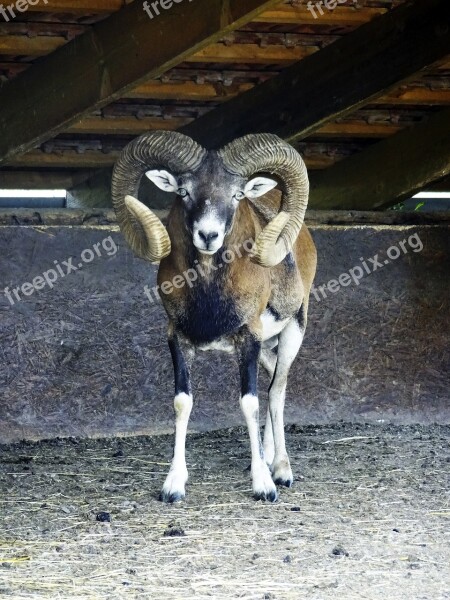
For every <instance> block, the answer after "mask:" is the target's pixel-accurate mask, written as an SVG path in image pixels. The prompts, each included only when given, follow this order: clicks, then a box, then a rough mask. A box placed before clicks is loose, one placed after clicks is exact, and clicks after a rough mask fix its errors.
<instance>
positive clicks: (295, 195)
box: [219, 133, 309, 267]
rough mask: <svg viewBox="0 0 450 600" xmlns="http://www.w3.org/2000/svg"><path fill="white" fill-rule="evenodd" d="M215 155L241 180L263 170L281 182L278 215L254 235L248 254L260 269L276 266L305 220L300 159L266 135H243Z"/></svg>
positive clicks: (305, 179)
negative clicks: (254, 238)
mask: <svg viewBox="0 0 450 600" xmlns="http://www.w3.org/2000/svg"><path fill="white" fill-rule="evenodd" d="M219 154H220V156H221V158H222V160H223V162H224V164H225V166H226V168H227V169H228V170H230V171H232V172H233V173H236V174H239V175H241V176H242V177H251V176H252V175H254V174H255V173H257V172H264V171H265V172H267V173H272V174H274V175H277V176H278V177H279V178H280V179H281V180H282V182H283V187H284V189H283V197H282V200H281V209H280V213H279V214H278V215H277V217H275V219H272V221H271V222H270V223H269V224H268V225H267V226H266V227H265V228H264V229H263V230H262V231H261V233H260V234H259V235H258V237H257V239H256V242H255V245H254V248H253V251H252V252H253V256H252V260H253V261H254V262H256V263H258V264H260V265H262V266H263V267H273V266H275V265H277V264H279V263H280V262H281V261H282V260H283V259H284V258H285V256H286V255H287V254H288V253H289V252H290V251H291V249H292V247H293V245H294V243H295V240H296V239H297V236H298V234H299V233H300V229H301V228H302V225H303V221H304V218H305V212H306V206H307V204H308V194H309V180H308V173H307V171H306V166H305V163H304V162H303V159H302V157H301V156H300V154H299V153H298V152H297V151H296V150H294V148H293V147H292V146H290V145H289V144H287V143H286V142H284V141H283V140H282V139H281V138H279V137H278V136H276V135H273V134H269V133H261V134H251V135H246V136H244V137H242V138H239V139H237V140H235V141H234V142H231V143H230V144H228V145H227V146H225V147H224V148H222V150H220V152H219Z"/></svg>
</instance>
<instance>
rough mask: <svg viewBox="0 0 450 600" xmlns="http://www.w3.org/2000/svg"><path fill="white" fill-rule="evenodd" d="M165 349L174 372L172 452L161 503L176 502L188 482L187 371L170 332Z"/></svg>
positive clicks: (189, 393) (189, 407) (189, 406)
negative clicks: (173, 444)
mask: <svg viewBox="0 0 450 600" xmlns="http://www.w3.org/2000/svg"><path fill="white" fill-rule="evenodd" d="M169 348H170V353H171V355H172V361H173V368H174V373H175V399H174V408H175V449H174V452H173V459H172V464H171V467H170V471H169V473H168V475H167V477H166V481H165V482H164V486H163V489H162V491H161V494H160V497H159V499H160V500H162V501H163V502H177V501H179V500H182V499H183V498H184V496H185V484H186V481H187V479H188V471H187V467H186V455H185V446H186V433H187V426H188V421H189V416H190V414H191V410H192V391H191V384H190V380H189V368H188V365H187V363H186V358H185V354H184V352H183V349H182V346H181V344H180V340H179V338H178V336H177V335H176V333H172V332H171V331H170V330H169Z"/></svg>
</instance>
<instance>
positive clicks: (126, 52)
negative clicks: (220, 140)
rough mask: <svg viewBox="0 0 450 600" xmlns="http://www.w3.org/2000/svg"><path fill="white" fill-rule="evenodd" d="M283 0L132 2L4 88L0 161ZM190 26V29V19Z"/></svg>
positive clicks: (0, 99) (0, 105) (0, 108)
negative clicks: (162, 6)
mask: <svg viewBox="0 0 450 600" xmlns="http://www.w3.org/2000/svg"><path fill="white" fill-rule="evenodd" d="M278 2H279V0H196V1H195V2H182V3H179V4H174V5H173V6H172V7H171V8H170V9H169V10H166V11H164V12H162V13H161V14H160V15H159V16H158V17H157V18H153V19H150V18H149V16H148V15H147V14H146V12H145V11H144V10H143V7H142V4H141V3H140V2H133V3H131V4H128V5H127V6H125V7H124V8H123V9H122V10H120V11H118V12H116V13H114V14H113V15H111V16H110V17H108V18H107V19H104V20H103V21H100V22H98V23H96V24H95V25H93V26H92V27H91V28H90V29H89V30H88V31H86V33H83V34H82V35H79V36H78V37H77V38H75V39H74V40H72V41H71V42H69V43H67V44H65V45H64V46H62V47H61V48H59V49H58V50H56V51H55V52H52V53H51V54H49V55H48V56H46V57H45V58H42V59H41V60H40V61H37V62H36V63H35V64H34V65H33V66H32V67H31V68H30V69H28V70H26V71H25V72H24V73H21V74H20V75H18V76H17V77H16V78H15V79H13V80H11V81H9V82H8V83H7V84H5V85H2V86H1V87H0V131H1V132H2V135H1V137H0V164H5V163H7V162H9V161H11V160H12V159H13V158H14V157H15V156H16V155H18V154H21V153H24V152H26V151H28V150H30V149H32V148H33V147H36V146H38V145H39V144H41V143H42V142H44V141H46V140H48V139H50V138H53V137H55V135H57V134H58V133H60V132H61V131H64V130H65V129H68V128H69V127H70V126H71V125H73V124H74V123H76V122H77V121H79V120H80V119H81V118H83V117H84V116H87V115H88V114H89V113H91V112H93V111H94V110H96V109H100V108H102V107H103V106H105V105H107V104H110V103H111V102H113V101H115V100H118V99H119V98H121V97H122V96H123V95H124V94H126V93H127V92H128V91H129V90H131V89H132V88H134V87H136V86H138V85H139V84H141V83H143V82H144V81H147V80H149V79H154V78H157V77H159V76H160V75H162V74H163V73H165V72H166V71H168V70H169V69H171V68H173V67H175V66H176V65H178V64H180V63H181V62H184V61H186V60H187V59H188V58H189V57H190V56H192V55H193V54H195V53H197V52H200V51H201V50H203V49H204V48H206V47H207V46H210V45H211V44H215V43H217V42H218V41H219V40H220V39H221V38H223V37H224V36H226V35H228V34H229V33H231V32H232V31H233V30H235V29H237V28H239V27H242V26H243V25H245V24H246V23H248V22H249V21H251V20H252V19H253V18H255V17H256V16H257V15H258V14H259V13H260V12H262V11H263V10H266V9H268V8H272V7H273V6H275V5H276V4H278ZM187 23H188V24H189V26H188V27H187V26H186V24H187Z"/></svg>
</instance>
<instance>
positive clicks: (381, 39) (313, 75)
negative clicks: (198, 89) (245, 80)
mask: <svg viewBox="0 0 450 600" xmlns="http://www.w3.org/2000/svg"><path fill="white" fill-rule="evenodd" d="M449 22H450V3H449V2H448V0H417V1H416V2H414V3H406V4H404V5H402V6H400V7H399V8H397V9H395V10H392V11H390V12H388V13H386V14H385V15H382V16H381V17H379V18H378V19H376V20H374V21H372V22H370V23H367V24H365V25H362V26H361V27H359V28H358V29H356V30H355V31H353V32H352V33H350V34H348V35H346V36H344V37H342V38H341V39H339V40H337V41H336V42H334V43H333V44H330V45H329V46H327V47H325V48H323V49H322V50H321V51H320V52H318V53H316V54H314V55H312V56H308V57H307V58H305V59H303V60H302V61H300V62H299V63H297V64H295V65H293V66H291V67H288V68H287V69H285V70H284V71H283V72H282V73H281V74H280V75H277V76H276V77H274V78H273V79H271V80H269V81H267V82H265V83H263V84H261V85H259V86H257V87H256V88H254V89H252V90H250V91H248V92H246V93H245V94H241V95H240V96H238V97H237V98H233V99H232V100H230V101H229V102H226V103H225V104H223V105H221V106H219V107H217V108H216V109H214V110H213V111H211V112H209V113H208V114H206V115H204V116H202V117H201V118H199V119H197V120H196V121H195V122H194V123H191V124H190V125H188V126H187V127H184V128H183V129H182V131H183V132H184V133H186V134H188V135H191V136H192V137H194V138H196V139H197V140H198V141H199V142H201V143H203V144H204V145H206V146H209V147H219V146H221V145H223V144H224V143H227V142H229V141H230V140H232V139H234V138H236V137H239V136H241V135H244V134H247V133H258V132H263V131H271V132H273V133H277V134H278V135H280V136H281V137H284V138H285V139H287V140H290V141H291V142H292V141H295V140H298V139H301V138H304V137H306V136H307V135H310V134H311V133H312V132H314V131H316V130H317V129H320V128H321V127H323V126H324V125H325V124H326V123H328V122H330V121H334V120H335V119H336V118H338V117H340V116H342V115H345V114H346V113H349V112H352V111H355V110H357V109H358V108H360V107H362V106H364V105H366V104H369V103H371V102H373V101H374V100H375V99H376V98H379V97H380V96H383V95H386V94H388V93H390V92H391V91H392V90H393V89H395V88H396V87H398V85H399V83H401V82H403V81H405V80H408V79H410V78H412V77H413V76H414V75H415V74H417V73H418V72H419V71H420V70H421V69H424V68H426V67H428V66H430V65H431V64H433V63H434V62H436V61H437V60H439V59H440V58H442V57H443V56H445V55H447V54H448V53H449V52H450V27H446V26H443V23H449Z"/></svg>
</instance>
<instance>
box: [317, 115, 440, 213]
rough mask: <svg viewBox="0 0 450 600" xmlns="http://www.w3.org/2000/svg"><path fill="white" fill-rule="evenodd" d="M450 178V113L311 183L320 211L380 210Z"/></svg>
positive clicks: (433, 117) (368, 150) (434, 116)
mask: <svg viewBox="0 0 450 600" xmlns="http://www.w3.org/2000/svg"><path fill="white" fill-rule="evenodd" d="M448 174H450V109H446V110H444V111H442V112H439V113H437V114H435V115H433V116H432V117H431V118H430V119H429V120H428V121H427V122H426V123H421V124H419V125H416V126H415V127H412V128H409V129H405V130H404V131H402V132H400V133H399V134H397V135H395V136H393V137H390V138H388V139H387V140H383V141H382V142H379V143H378V144H375V145H373V146H369V148H366V149H365V150H363V151H362V152H360V153H358V154H355V155H354V156H352V157H350V158H348V159H347V160H343V161H341V162H340V163H339V164H337V165H335V166H333V167H331V168H330V169H328V170H326V171H324V172H323V173H321V174H318V175H315V176H314V177H313V178H312V181H311V183H312V185H311V194H310V206H311V208H316V209H354V210H366V209H368V208H371V209H372V208H374V209H380V208H383V207H386V206H390V205H393V204H395V203H396V202H399V201H401V200H404V199H405V198H409V197H411V196H413V195H414V194H415V193H417V192H418V191H420V190H422V189H423V188H425V187H426V186H428V185H429V184H430V183H431V182H433V181H435V180H437V179H440V178H442V177H445V176H447V175H448Z"/></svg>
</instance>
